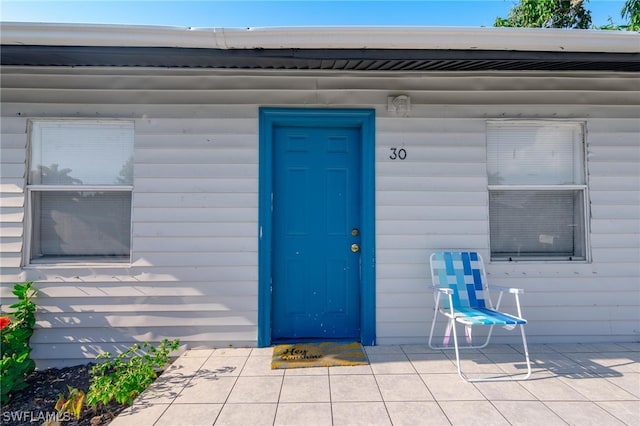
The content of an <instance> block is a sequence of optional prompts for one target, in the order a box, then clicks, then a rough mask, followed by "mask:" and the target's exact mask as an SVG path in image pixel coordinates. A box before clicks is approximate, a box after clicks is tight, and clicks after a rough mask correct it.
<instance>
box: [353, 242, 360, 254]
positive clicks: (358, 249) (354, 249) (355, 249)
mask: <svg viewBox="0 0 640 426" xmlns="http://www.w3.org/2000/svg"><path fill="white" fill-rule="evenodd" d="M351 251H352V252H354V253H357V252H359V251H360V246H359V245H357V244H351Z"/></svg>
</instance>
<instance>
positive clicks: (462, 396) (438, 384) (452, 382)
mask: <svg viewBox="0 0 640 426" xmlns="http://www.w3.org/2000/svg"><path fill="white" fill-rule="evenodd" d="M420 376H421V377H422V380H423V381H424V382H425V383H426V384H427V387H428V388H429V390H430V391H431V394H432V395H433V397H434V398H435V399H436V401H485V400H486V398H485V397H484V395H482V393H480V391H479V390H478V389H476V387H475V386H473V384H471V383H467V382H465V381H464V380H462V379H461V378H460V377H459V376H458V375H457V374H421V375H420Z"/></svg>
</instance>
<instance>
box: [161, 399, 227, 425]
mask: <svg viewBox="0 0 640 426" xmlns="http://www.w3.org/2000/svg"><path fill="white" fill-rule="evenodd" d="M221 409H222V404H188V405H186V404H175V405H171V406H169V408H167V410H166V411H165V412H164V414H163V415H162V417H160V419H159V420H158V421H157V422H156V423H155V425H154V426H211V425H212V424H213V422H214V421H215V420H216V417H218V413H220V410H221Z"/></svg>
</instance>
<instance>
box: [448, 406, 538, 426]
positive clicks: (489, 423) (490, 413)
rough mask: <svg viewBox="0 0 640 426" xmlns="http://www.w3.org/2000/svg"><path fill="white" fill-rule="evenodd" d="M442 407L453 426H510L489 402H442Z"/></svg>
mask: <svg viewBox="0 0 640 426" xmlns="http://www.w3.org/2000/svg"><path fill="white" fill-rule="evenodd" d="M440 407H441V408H442V411H444V413H445V415H446V416H447V418H448V419H449V421H450V422H451V424H453V425H465V426H502V425H504V426H508V425H509V423H508V422H507V421H506V420H505V418H504V417H503V416H502V414H500V412H499V411H498V410H497V409H496V408H495V407H494V406H493V405H491V403H490V402H488V401H443V402H440ZM538 426H539V425H538ZM545 426H547V425H546V424H545Z"/></svg>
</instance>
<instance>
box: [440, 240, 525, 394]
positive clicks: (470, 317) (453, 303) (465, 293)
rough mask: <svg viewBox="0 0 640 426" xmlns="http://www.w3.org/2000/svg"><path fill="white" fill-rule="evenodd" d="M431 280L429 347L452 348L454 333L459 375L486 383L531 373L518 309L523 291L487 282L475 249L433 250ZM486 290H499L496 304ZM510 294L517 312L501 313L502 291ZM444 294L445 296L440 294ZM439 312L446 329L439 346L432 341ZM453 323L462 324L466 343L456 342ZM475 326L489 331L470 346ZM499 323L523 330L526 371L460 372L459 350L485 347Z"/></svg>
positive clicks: (523, 339) (523, 322)
mask: <svg viewBox="0 0 640 426" xmlns="http://www.w3.org/2000/svg"><path fill="white" fill-rule="evenodd" d="M430 263H431V280H432V283H433V287H434V299H435V312H434V314H433V322H432V323H431V332H430V333H429V346H430V347H431V348H432V349H451V347H450V346H449V338H450V335H451V332H453V345H454V349H455V352H456V363H457V366H458V375H459V376H460V377H461V378H462V379H463V380H466V381H467V382H485V381H499V380H526V379H528V378H529V376H531V361H530V360H529V350H528V348H527V339H526V337H525V335H524V325H525V324H526V323H527V320H525V319H524V318H522V312H521V310H520V298H519V295H520V294H522V293H523V291H522V290H521V289H517V288H506V287H496V286H489V285H487V277H486V273H485V269H484V262H483V261H482V257H481V256H480V255H479V254H478V253H476V252H449V251H447V252H436V253H433V254H432V255H431V259H430ZM489 290H497V291H499V292H500V296H499V297H498V300H497V303H496V305H495V308H494V305H493V304H492V302H491V297H490V295H489ZM505 292H506V293H511V294H513V295H514V296H515V302H516V308H517V311H518V315H517V316H515V315H510V314H506V313H503V312H500V311H499V310H498V309H499V308H500V302H501V301H502V295H503V294H504V293H505ZM443 296H444V297H443ZM438 314H442V315H444V316H446V317H447V319H448V320H447V328H446V331H445V336H444V341H443V345H442V346H434V345H433V344H432V340H433V332H434V329H435V325H436V319H437V317H438ZM456 322H458V323H460V324H463V325H464V326H465V336H466V340H467V345H465V346H462V347H460V346H459V345H458V334H457V331H456ZM475 325H478V326H479V325H488V326H489V327H490V328H489V332H488V335H487V339H486V340H485V342H484V343H483V344H482V345H476V346H474V345H473V342H472V340H471V329H472V327H473V326H475ZM496 325H498V326H502V327H504V328H506V329H508V330H513V329H514V328H516V327H518V326H519V327H520V331H521V333H522V344H523V346H524V356H525V360H526V363H527V373H526V374H525V375H520V376H504V377H491V378H469V377H467V376H466V375H465V374H463V373H462V369H461V367H460V353H459V349H478V348H484V347H486V346H487V345H488V344H489V340H490V339H491V332H492V331H493V327H494V326H496Z"/></svg>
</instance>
